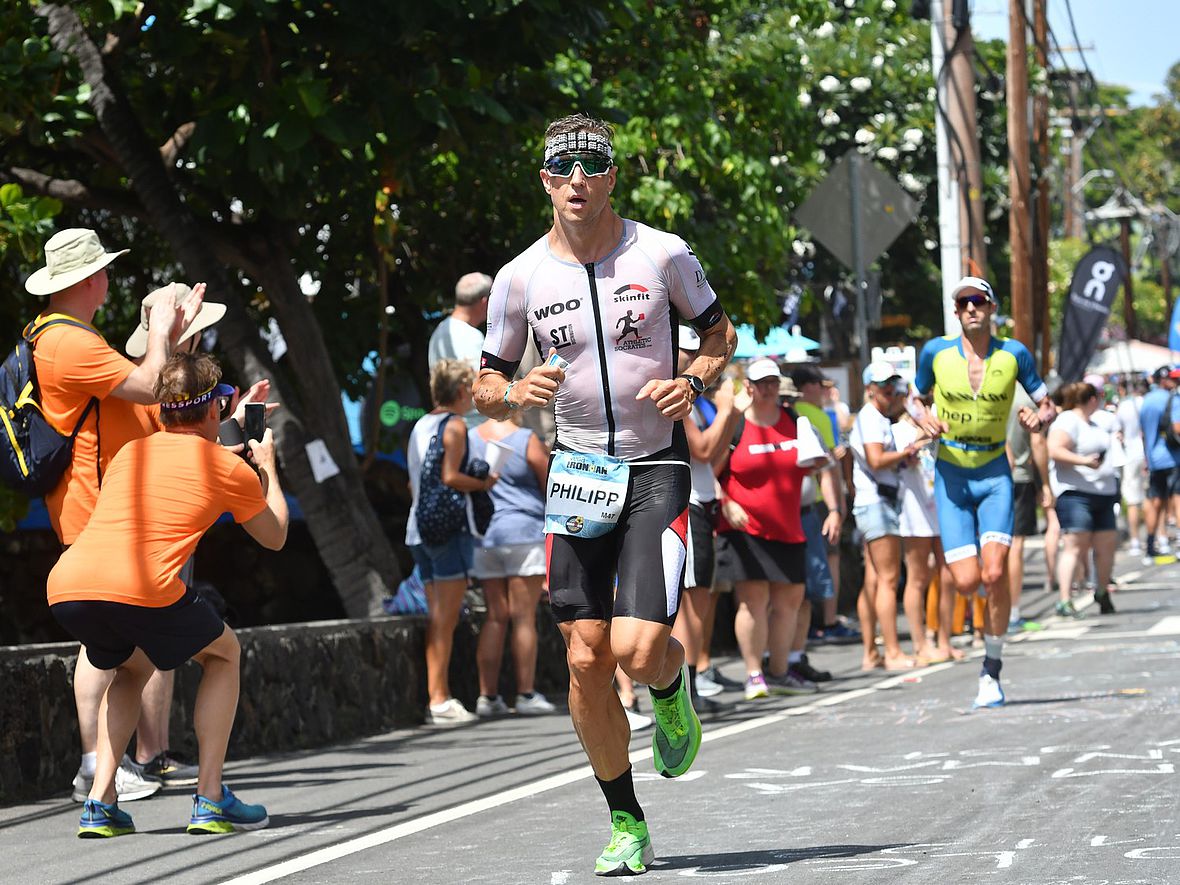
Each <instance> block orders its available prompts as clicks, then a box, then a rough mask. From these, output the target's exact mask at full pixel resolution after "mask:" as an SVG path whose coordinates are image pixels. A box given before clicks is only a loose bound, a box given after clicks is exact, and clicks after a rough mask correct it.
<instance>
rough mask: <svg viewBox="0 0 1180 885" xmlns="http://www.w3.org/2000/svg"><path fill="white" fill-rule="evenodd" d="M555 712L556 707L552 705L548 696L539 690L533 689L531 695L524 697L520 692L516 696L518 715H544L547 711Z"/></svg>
mask: <svg viewBox="0 0 1180 885" xmlns="http://www.w3.org/2000/svg"><path fill="white" fill-rule="evenodd" d="M555 712H557V708H556V707H555V706H553V704H552V703H551V702H550V700H549V698H547V697H545V695H543V694H541V693H540V692H539V691H534V692H533V696H532V697H525V696H524V695H522V694H518V695H517V696H516V713H517V715H518V716H546V715H548V714H549V713H555Z"/></svg>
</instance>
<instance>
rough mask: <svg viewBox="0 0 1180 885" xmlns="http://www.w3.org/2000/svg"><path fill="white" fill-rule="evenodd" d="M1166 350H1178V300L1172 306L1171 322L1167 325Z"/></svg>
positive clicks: (1179, 310)
mask: <svg viewBox="0 0 1180 885" xmlns="http://www.w3.org/2000/svg"><path fill="white" fill-rule="evenodd" d="M1168 350H1170V351H1172V352H1173V353H1175V352H1176V351H1178V350H1180V301H1177V302H1176V306H1175V307H1173V308H1172V322H1171V323H1170V324H1169V325H1168Z"/></svg>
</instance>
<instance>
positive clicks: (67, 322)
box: [0, 314, 98, 498]
mask: <svg viewBox="0 0 1180 885" xmlns="http://www.w3.org/2000/svg"><path fill="white" fill-rule="evenodd" d="M52 326H76V327H77V328H79V329H85V330H86V331H88V332H91V333H92V334H94V335H98V332H96V331H95V330H94V328H93V327H92V326H89V325H87V324H86V323H83V322H81V321H80V320H75V319H71V318H69V317H66V316H63V315H61V314H55V315H53V316H51V317H50V318H49V319H47V320H45V321H44V322H43V323H41V324H40V325H36V321H34V322H32V323H29V324H28V325H27V326H25V330H24V332H22V333H21V338H20V341H18V342H17V343H16V347H14V348H13V350H12V353H10V354H9V355H8V359H6V360H5V361H4V365H3V367H2V368H0V425H3V433H0V480H3V481H4V484H5V485H7V486H10V487H11V488H13V489H15V490H16V491H18V492H21V493H22V494H24V495H27V496H28V497H30V498H35V497H39V496H41V495H44V494H46V493H47V492H51V491H52V490H53V488H54V486H56V485H57V483H58V481H59V480H60V479H61V477H62V474H63V473H65V471H66V468H67V467H69V466H70V459H71V458H72V457H73V452H74V440H75V439H76V438H77V436H78V431H79V430H81V429H82V425H83V424H84V423H85V421H86V418H87V417H88V416H89V415H90V411H91V410H92V409H93V410H94V411H95V414H97V413H98V398H97V397H91V398H90V402H89V403H87V404H86V408H85V409H83V410H82V415H81V417H80V418H78V422H77V423H76V424H75V425H74V429H73V431H71V432H70V433H69V435H66V434H64V433H60V432H58V430H57V429H56V428H55V427H54V426H53V425H52V424H50V423H49V421H48V420H47V419H46V417H45V414H44V412H42V411H41V388H40V385H38V383H37V367H36V365H35V363H34V362H33V349H34V348H35V346H36V343H37V339H38V338H39V337H40V336H41V333H42V332H44V331H45V330H46V329H48V328H50V327H52Z"/></svg>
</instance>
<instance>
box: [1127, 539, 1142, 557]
mask: <svg viewBox="0 0 1180 885" xmlns="http://www.w3.org/2000/svg"><path fill="white" fill-rule="evenodd" d="M1127 552H1128V553H1129V554H1131V555H1132V556H1139V555H1140V554H1141V553H1143V548H1142V547H1140V546H1139V539H1138V538H1133V539H1132V540H1131V543H1130V544H1128V545H1127Z"/></svg>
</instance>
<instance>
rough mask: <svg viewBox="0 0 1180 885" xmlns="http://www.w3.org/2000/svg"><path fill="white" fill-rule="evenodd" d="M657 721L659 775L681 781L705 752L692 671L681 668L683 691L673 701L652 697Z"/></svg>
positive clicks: (654, 743)
mask: <svg viewBox="0 0 1180 885" xmlns="http://www.w3.org/2000/svg"><path fill="white" fill-rule="evenodd" d="M651 706H652V717H653V718H654V719H655V721H656V728H655V734H654V735H653V736H652V739H651V750H652V756H653V758H654V762H655V766H656V771H658V772H659V773H660V774H662V775H663V776H664V777H680V775H682V774H684V772H686V771H688V769H689V768H690V767H691V766H692V761H693V760H694V759H696V758H697V750H699V749H700V748H701V720H700V719H698V718H697V713H696V710H694V709H693V708H692V696H691V695H690V694H689V682H688V667H687V666H682V667H681V668H680V689H679V690H678V691H677V692H676V694H674V695H672V697H670V698H657V697H656V696H655V694H652V695H651Z"/></svg>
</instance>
